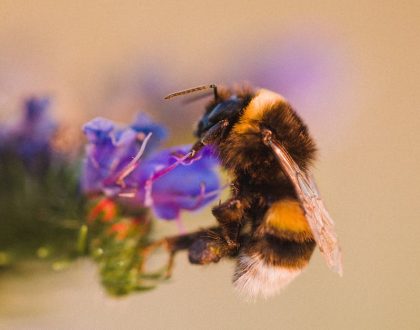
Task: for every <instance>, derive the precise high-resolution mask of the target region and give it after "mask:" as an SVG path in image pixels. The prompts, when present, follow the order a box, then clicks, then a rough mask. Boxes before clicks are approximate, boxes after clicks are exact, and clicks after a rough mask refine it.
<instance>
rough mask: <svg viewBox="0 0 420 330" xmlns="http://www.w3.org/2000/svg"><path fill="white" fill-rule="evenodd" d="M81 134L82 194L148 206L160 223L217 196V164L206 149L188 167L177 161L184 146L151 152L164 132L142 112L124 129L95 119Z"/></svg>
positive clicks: (105, 120)
mask: <svg viewBox="0 0 420 330" xmlns="http://www.w3.org/2000/svg"><path fill="white" fill-rule="evenodd" d="M83 131H84V133H85V135H86V137H87V139H88V145H87V147H86V156H85V159H84V163H83V171H82V180H81V186H82V189H83V191H84V192H85V193H87V194H91V195H96V194H101V193H104V194H105V195H107V196H112V197H114V198H120V199H122V201H123V202H125V203H128V204H131V205H138V206H141V207H151V208H152V209H153V211H154V213H155V215H156V216H157V217H159V218H161V219H166V220H172V219H177V218H178V217H179V215H180V212H181V210H183V209H184V210H196V209H199V208H200V207H202V206H204V205H205V204H207V203H208V202H209V201H211V200H212V199H214V198H215V197H216V196H217V193H218V191H219V178H218V175H217V173H216V171H215V167H216V165H217V162H216V159H215V158H214V157H213V156H212V152H211V150H210V149H205V150H203V152H202V154H201V155H200V156H199V157H198V158H199V159H198V160H197V161H195V162H192V163H190V164H186V163H185V162H182V158H183V157H185V155H186V154H187V153H188V151H189V149H190V146H178V147H172V148H169V149H164V150H161V151H156V147H157V146H158V145H159V143H160V142H161V141H162V140H163V138H164V137H166V130H165V129H164V128H163V127H162V126H160V125H157V124H156V123H154V122H153V121H151V120H150V118H149V117H147V116H146V115H145V114H142V115H139V116H138V117H137V118H136V120H135V121H134V123H133V124H131V125H130V126H128V127H124V128H119V127H117V126H116V125H115V124H114V123H113V122H111V121H110V120H107V119H104V118H96V119H93V120H92V121H90V122H88V123H87V124H86V125H85V126H84V128H83ZM177 165H179V166H177ZM168 169H170V171H169V170H168Z"/></svg>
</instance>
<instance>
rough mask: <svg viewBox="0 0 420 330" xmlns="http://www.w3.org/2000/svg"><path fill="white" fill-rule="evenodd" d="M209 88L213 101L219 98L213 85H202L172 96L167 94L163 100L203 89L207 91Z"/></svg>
mask: <svg viewBox="0 0 420 330" xmlns="http://www.w3.org/2000/svg"><path fill="white" fill-rule="evenodd" d="M209 88H212V89H213V93H214V99H215V100H217V99H218V98H219V95H218V94H217V86H216V85H215V84H210V85H203V86H198V87H194V88H189V89H184V90H182V91H179V92H175V93H172V94H169V95H167V96H165V100H168V99H171V98H173V97H175V96H180V95H185V94H190V93H194V92H198V91H202V90H204V89H209Z"/></svg>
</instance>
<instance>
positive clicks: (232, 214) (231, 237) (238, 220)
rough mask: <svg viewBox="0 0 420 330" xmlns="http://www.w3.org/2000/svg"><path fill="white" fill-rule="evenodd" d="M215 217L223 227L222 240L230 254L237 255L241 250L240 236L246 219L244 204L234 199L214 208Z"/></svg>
mask: <svg viewBox="0 0 420 330" xmlns="http://www.w3.org/2000/svg"><path fill="white" fill-rule="evenodd" d="M212 213H213V215H214V216H215V218H216V220H217V221H218V222H219V224H220V227H221V235H222V238H223V240H224V242H225V244H226V245H227V247H226V248H227V250H228V251H229V254H235V253H236V252H237V251H238V249H239V234H240V231H241V227H242V222H243V219H244V203H243V202H242V201H241V200H239V199H236V198H232V199H230V200H228V201H226V202H225V203H223V204H220V205H218V206H216V207H214V208H213V210H212Z"/></svg>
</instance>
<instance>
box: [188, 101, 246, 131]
mask: <svg viewBox="0 0 420 330" xmlns="http://www.w3.org/2000/svg"><path fill="white" fill-rule="evenodd" d="M242 108H243V101H242V100H241V99H239V98H238V97H237V96H236V95H234V96H231V97H230V98H228V99H226V100H220V101H219V102H212V103H211V104H210V105H209V106H208V107H207V111H206V112H205V114H204V116H203V117H202V118H201V119H200V121H199V122H198V125H197V129H196V130H195V132H194V134H195V135H196V136H197V137H202V136H203V135H204V134H205V133H206V132H207V131H208V130H209V129H211V128H212V127H213V126H214V125H216V124H218V123H219V122H221V121H223V120H227V122H228V123H229V126H231V125H232V124H234V123H235V122H236V121H237V120H238V118H239V116H240V113H241V110H242Z"/></svg>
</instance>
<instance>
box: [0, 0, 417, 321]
mask: <svg viewBox="0 0 420 330" xmlns="http://www.w3.org/2000/svg"><path fill="white" fill-rule="evenodd" d="M419 22H420V3H419V2H418V1H402V2H400V3H398V2H395V1H364V2H362V1H360V2H356V1H288V0H286V1H253V2H252V1H216V0H213V1H211V2H198V1H197V2H196V1H166V2H158V1H149V2H146V1H76V0H74V1H66V2H65V1H47V0H38V1H16V0H15V1H6V0H0V108H2V109H3V110H2V112H1V115H0V119H4V118H6V117H7V116H8V115H9V114H10V113H13V112H12V110H11V109H15V108H16V106H17V104H18V103H19V100H20V97H22V96H24V95H27V94H28V93H33V92H48V93H50V94H52V95H54V97H55V99H56V105H57V107H56V108H57V112H58V113H59V115H60V117H61V118H62V119H63V120H66V122H67V123H69V124H71V125H74V126H77V125H79V124H80V123H81V122H83V121H85V120H86V119H87V118H91V117H92V116H93V115H98V114H102V115H106V116H110V117H112V118H114V119H118V120H127V119H128V118H130V117H131V115H132V113H133V112H134V110H135V109H134V108H135V107H138V106H140V105H141V104H142V103H141V101H139V100H138V99H136V89H135V88H133V87H132V86H133V84H134V83H133V81H135V79H139V80H140V81H141V79H143V77H144V76H142V75H141V74H140V73H145V72H148V78H147V79H149V80H146V79H145V81H150V80H151V81H153V82H154V83H155V84H157V85H159V86H162V87H161V88H162V92H163V93H166V92H170V91H173V90H174V89H175V90H176V89H179V88H183V87H189V86H191V85H195V84H200V83H203V82H210V81H216V82H219V81H220V82H227V83H230V82H232V81H234V80H236V79H247V77H246V76H241V74H240V72H241V70H238V68H240V67H241V66H240V65H239V66H238V65H237V63H244V64H243V68H244V69H245V65H248V66H249V65H251V64H252V65H254V66H255V67H256V68H258V66H259V65H264V62H265V61H266V60H267V59H266V58H264V57H261V56H260V55H261V54H260V53H259V52H260V51H261V49H264V48H266V47H270V46H271V45H273V46H274V45H275V44H277V43H281V42H282V40H286V39H287V37H288V36H293V35H295V34H296V31H298V32H299V31H303V32H302V33H303V34H304V35H305V36H307V37H308V38H309V39H308V43H311V42H312V43H313V40H317V39H316V38H318V37H320V36H321V37H322V38H323V40H328V43H327V44H329V45H332V46H330V47H331V51H334V52H337V56H338V58H339V59H340V60H339V61H338V62H337V63H338V64H339V65H337V63H335V64H334V65H335V66H332V67H333V68H334V69H335V73H336V76H334V77H335V78H334V79H335V80H334V84H333V87H334V88H328V89H325V90H324V91H323V93H318V94H319V95H318V96H317V97H314V98H310V99H309V100H308V99H306V100H303V99H297V100H296V102H295V103H296V104H297V105H298V106H299V107H298V108H299V109H302V115H303V116H304V117H305V119H306V121H307V122H308V125H309V126H310V127H311V129H312V131H313V133H314V135H315V136H316V138H317V140H318V143H319V146H320V149H321V151H322V153H321V158H320V161H319V162H318V163H317V168H316V171H315V172H316V176H317V179H318V182H319V186H320V188H321V190H322V192H323V195H324V198H325V200H326V202H327V204H328V205H329V208H330V211H331V213H332V215H333V217H334V219H335V221H336V223H337V230H338V233H339V236H340V239H341V243H342V248H343V251H344V262H345V263H344V265H345V273H344V277H343V278H339V277H337V276H335V275H334V274H333V273H331V272H330V271H328V269H327V268H326V266H325V264H324V262H323V260H322V259H321V258H320V256H319V254H318V253H316V255H315V256H314V258H313V259H312V262H311V265H310V267H309V268H308V269H307V271H306V272H305V273H304V274H303V275H302V276H301V277H300V278H299V279H297V280H296V281H295V282H294V283H293V284H291V285H290V286H289V287H288V288H287V290H285V291H284V292H283V293H282V294H281V295H278V296H276V297H274V298H273V299H270V300H268V301H260V302H257V303H255V304H249V303H245V302H243V301H242V300H241V299H240V298H239V297H238V296H236V295H235V293H234V291H233V290H232V287H231V285H230V278H231V274H232V266H233V265H232V264H231V263H230V262H223V263H221V264H218V265H212V266H208V267H203V268H200V267H193V266H189V265H188V263H187V262H186V258H185V255H180V256H179V257H178V258H177V265H176V269H175V274H174V277H173V279H172V281H171V283H168V284H164V285H162V286H161V287H160V288H159V289H157V290H155V291H153V292H149V293H145V294H137V295H131V296H130V297H128V298H123V299H112V298H109V297H107V296H106V295H105V294H104V293H103V291H102V289H101V288H100V286H99V284H98V281H97V274H96V268H95V267H94V266H93V265H91V264H90V263H88V262H79V263H78V264H77V265H75V266H74V267H72V269H71V270H69V271H66V272H62V273H51V272H50V271H46V270H37V266H27V267H28V269H29V270H31V272H32V270H37V272H34V274H33V275H31V276H29V275H24V272H22V273H18V274H10V275H8V276H3V277H2V278H1V281H0V328H2V329H3V328H4V329H27V328H39V329H45V328H49V329H75V328H79V329H88V328H89V329H92V328H95V329H257V328H260V329H419V328H420V317H419V314H418V313H419V307H420V283H419V277H420V265H419V252H420V243H419V237H420V217H419V216H420V207H419V202H418V198H419V197H420V179H419V178H420V176H419V173H418V169H419V162H420V148H419V142H420V130H419V127H420V101H419V99H420V97H419V95H418V91H419V89H420V65H419V62H420V23H419ZM312 37H314V39H312ZM315 44H317V43H316V42H315ZM328 51H330V50H329V48H327V53H328ZM243 57H246V58H247V61H248V62H241V61H242V59H243ZM233 68H235V69H233ZM245 71H246V70H245ZM154 72H156V73H154ZM136 75H138V76H136ZM330 87H331V86H330ZM115 90H117V91H118V92H115ZM111 92H112V93H114V94H116V95H117V96H115V95H114V94H112V93H111ZM279 92H282V91H279ZM304 93H305V91H303V94H304ZM292 101H293V100H292ZM158 107H162V105H158ZM312 108H313V109H315V108H316V109H322V112H321V115H318V114H317V115H315V114H314V113H315V112H312V111H311V110H312ZM159 109H160V108H159ZM153 111H155V110H153ZM200 111H201V110H200V109H196V110H193V111H192V112H191V114H188V115H185V116H186V117H185V118H186V119H185V125H184V123H178V124H177V123H175V124H173V125H172V126H171V127H172V129H173V130H174V132H176V130H177V129H179V128H180V127H181V126H186V127H187V128H188V129H189V127H190V126H191V125H192V124H193V122H194V120H195V119H197V118H198V116H199V114H200ZM155 115H156V116H157V117H158V118H159V119H161V120H162V121H164V122H167V123H168V122H171V121H172V120H171V116H174V115H168V114H167V113H165V112H158V111H157V110H156V111H155ZM177 116H180V114H179V113H178V114H177ZM177 125H178V126H177ZM77 127H78V126H77ZM184 130H185V131H186V129H184ZM178 132H179V131H178ZM174 141H177V142H180V141H184V142H189V141H190V138H189V136H188V135H186V134H184V135H180V134H178V135H177V136H176V138H175V139H174V140H173V141H172V142H174ZM209 222H211V219H210V217H209V212H208V210H207V211H203V213H200V215H191V216H190V215H188V216H186V223H187V225H188V227H189V228H195V227H197V226H202V225H205V224H207V223H209ZM159 227H160V228H161V229H162V231H166V230H168V231H169V230H172V229H173V228H174V225H173V224H166V223H163V224H160V225H159ZM34 268H35V269H34Z"/></svg>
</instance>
